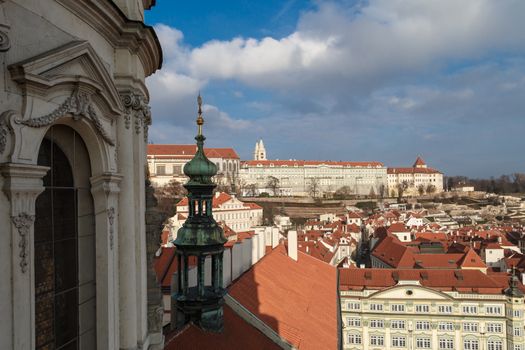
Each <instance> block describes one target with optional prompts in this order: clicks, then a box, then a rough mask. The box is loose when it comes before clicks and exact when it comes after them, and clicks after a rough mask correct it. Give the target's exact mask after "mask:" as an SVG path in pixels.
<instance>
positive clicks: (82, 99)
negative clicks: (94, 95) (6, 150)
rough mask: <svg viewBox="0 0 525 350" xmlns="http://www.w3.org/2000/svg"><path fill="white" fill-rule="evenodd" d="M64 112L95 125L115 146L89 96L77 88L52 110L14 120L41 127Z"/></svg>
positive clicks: (51, 122) (61, 115) (105, 139)
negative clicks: (35, 116)
mask: <svg viewBox="0 0 525 350" xmlns="http://www.w3.org/2000/svg"><path fill="white" fill-rule="evenodd" d="M66 114H71V115H72V116H73V119H74V120H80V119H81V118H85V119H87V120H88V121H89V122H90V123H91V124H92V125H93V126H94V127H95V130H96V131H97V132H98V133H99V134H100V136H101V137H102V138H103V139H104V141H106V142H107V143H108V144H109V145H111V146H115V141H114V140H113V139H112V138H111V137H110V136H109V135H108V133H107V132H106V130H104V127H103V126H102V122H101V121H100V118H99V117H98V115H97V113H96V112H95V108H94V107H93V104H92V102H91V97H90V96H89V95H88V94H86V93H82V92H80V91H79V90H78V89H75V90H74V91H73V94H72V95H71V96H70V97H68V98H67V99H66V100H65V101H64V102H63V103H62V104H61V105H60V106H59V107H58V108H57V109H55V110H54V111H53V112H51V113H49V114H46V115H43V116H41V117H38V118H31V119H28V120H21V119H17V120H15V122H16V123H17V124H21V125H25V126H29V127H31V128H41V127H44V126H48V125H51V124H53V123H54V122H55V121H56V120H57V119H59V118H62V117H64V116H65V115H66ZM0 138H1V130H0ZM0 146H1V145H0Z"/></svg>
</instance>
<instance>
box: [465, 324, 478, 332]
mask: <svg viewBox="0 0 525 350" xmlns="http://www.w3.org/2000/svg"><path fill="white" fill-rule="evenodd" d="M478 330H479V324H478V323H477V322H463V332H471V333H477V332H478Z"/></svg>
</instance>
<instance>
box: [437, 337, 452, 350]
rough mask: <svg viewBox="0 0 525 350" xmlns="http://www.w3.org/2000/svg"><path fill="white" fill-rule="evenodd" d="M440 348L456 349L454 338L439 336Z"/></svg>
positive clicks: (444, 349) (445, 349) (441, 349)
mask: <svg viewBox="0 0 525 350" xmlns="http://www.w3.org/2000/svg"><path fill="white" fill-rule="evenodd" d="M439 349H440V350H452V349H454V339H448V338H439Z"/></svg>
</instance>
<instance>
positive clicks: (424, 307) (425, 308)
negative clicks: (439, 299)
mask: <svg viewBox="0 0 525 350" xmlns="http://www.w3.org/2000/svg"><path fill="white" fill-rule="evenodd" d="M416 312H417V313H429V312H430V305H428V304H416Z"/></svg>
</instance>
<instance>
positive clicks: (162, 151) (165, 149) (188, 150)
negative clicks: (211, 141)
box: [148, 145, 239, 159]
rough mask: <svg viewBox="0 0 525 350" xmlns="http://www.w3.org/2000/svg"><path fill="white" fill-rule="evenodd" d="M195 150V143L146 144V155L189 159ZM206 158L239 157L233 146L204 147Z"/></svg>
mask: <svg viewBox="0 0 525 350" xmlns="http://www.w3.org/2000/svg"><path fill="white" fill-rule="evenodd" d="M195 152H197V146H196V145H148V156H175V157H176V158H181V159H185V158H187V159H191V158H192V157H193V156H194V155H195ZM204 154H206V157H208V158H230V159H239V156H238V155H237V152H235V150H234V149H233V148H204Z"/></svg>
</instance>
